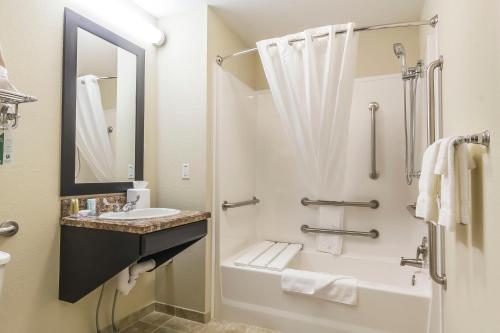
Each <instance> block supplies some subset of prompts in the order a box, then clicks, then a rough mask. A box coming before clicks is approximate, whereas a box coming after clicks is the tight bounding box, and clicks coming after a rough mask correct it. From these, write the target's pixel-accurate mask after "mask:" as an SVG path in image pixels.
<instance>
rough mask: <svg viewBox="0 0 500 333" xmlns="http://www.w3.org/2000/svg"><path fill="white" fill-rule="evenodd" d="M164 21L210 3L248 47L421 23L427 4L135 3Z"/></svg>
mask: <svg viewBox="0 0 500 333" xmlns="http://www.w3.org/2000/svg"><path fill="white" fill-rule="evenodd" d="M134 1H135V2H137V3H139V4H140V5H141V6H142V7H143V8H145V9H146V10H148V11H149V12H150V13H151V14H153V15H155V16H157V17H164V16H168V15H171V14H173V13H175V12H180V11H184V10H187V9H190V8H192V7H194V6H196V5H198V4H201V3H203V2H204V1H207V2H208V4H209V5H211V6H213V7H214V8H215V10H216V12H217V14H218V16H219V17H220V18H221V19H222V20H223V21H224V22H225V23H226V24H227V25H228V26H229V27H230V28H231V29H233V30H234V31H235V32H236V33H237V34H238V35H239V36H240V37H241V38H242V39H243V40H244V41H245V42H246V43H248V45H253V44H255V42H257V41H259V40H262V39H265V38H270V37H276V36H281V35H285V34H290V33H294V32H298V31H302V30H304V29H306V28H311V27H317V26H322V25H327V24H339V23H345V22H350V21H353V22H355V23H356V25H357V26H363V25H374V24H384V23H392V22H400V21H412V20H418V19H419V17H420V11H421V9H422V6H423V3H424V1H425V0H134Z"/></svg>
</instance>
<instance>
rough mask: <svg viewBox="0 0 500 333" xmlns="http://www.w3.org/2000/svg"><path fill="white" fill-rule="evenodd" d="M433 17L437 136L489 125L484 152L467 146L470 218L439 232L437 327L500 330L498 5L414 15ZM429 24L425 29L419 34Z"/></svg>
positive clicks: (462, 331)
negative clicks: (439, 62)
mask: <svg viewBox="0 0 500 333" xmlns="http://www.w3.org/2000/svg"><path fill="white" fill-rule="evenodd" d="M434 14H439V24H438V27H437V33H438V40H439V52H440V54H442V55H443V56H444V69H443V118H444V119H443V120H444V121H443V130H444V135H445V136H450V135H461V134H467V133H475V132H478V131H482V130H485V129H489V130H490V131H491V133H492V140H493V141H492V145H491V147H490V149H489V151H486V150H484V149H482V148H480V147H477V146H476V147H471V148H473V150H474V153H475V160H476V161H477V162H478V167H477V169H476V170H475V171H474V172H473V177H472V178H473V190H472V197H473V222H472V224H471V225H470V226H467V227H465V226H461V227H458V228H457V231H456V232H455V233H447V234H446V275H447V277H448V289H447V290H446V291H445V292H444V328H445V330H444V331H445V332H446V333H469V332H481V333H495V332H500V318H499V316H498V308H499V306H498V299H499V298H500V284H499V281H500V265H499V263H500V223H499V221H498V220H499V218H500V205H498V198H499V197H500V172H499V170H497V169H495V167H498V165H499V164H500V148H499V147H500V146H499V145H498V142H497V139H498V137H499V136H500V117H499V111H498V95H499V92H500V61H499V58H498V55H499V54H500V38H499V36H500V35H499V34H500V3H499V2H498V1H468V0H459V1H456V0H427V2H426V6H425V8H424V10H423V13H422V18H429V17H430V16H432V15H434ZM429 30H430V29H425V30H424V31H425V32H426V33H427V32H429Z"/></svg>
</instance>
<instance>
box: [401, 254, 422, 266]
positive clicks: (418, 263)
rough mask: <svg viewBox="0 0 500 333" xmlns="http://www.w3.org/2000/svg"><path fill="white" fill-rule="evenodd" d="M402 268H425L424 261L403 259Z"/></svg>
mask: <svg viewBox="0 0 500 333" xmlns="http://www.w3.org/2000/svg"><path fill="white" fill-rule="evenodd" d="M400 264H401V266H412V267H417V268H422V267H424V261H423V260H422V259H418V258H403V257H401V262H400Z"/></svg>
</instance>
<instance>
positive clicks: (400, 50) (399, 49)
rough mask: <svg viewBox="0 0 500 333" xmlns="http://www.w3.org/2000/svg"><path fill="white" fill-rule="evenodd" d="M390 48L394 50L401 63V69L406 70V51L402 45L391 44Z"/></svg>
mask: <svg viewBox="0 0 500 333" xmlns="http://www.w3.org/2000/svg"><path fill="white" fill-rule="evenodd" d="M392 48H393V49H394V54H395V55H396V57H398V59H399V60H400V61H401V68H402V69H403V70H405V69H406V50H405V47H404V45H403V44H401V43H395V44H392Z"/></svg>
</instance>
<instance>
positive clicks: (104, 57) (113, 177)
mask: <svg viewBox="0 0 500 333" xmlns="http://www.w3.org/2000/svg"><path fill="white" fill-rule="evenodd" d="M63 90H64V91H63V129H62V132H63V135H62V154H61V195H63V196H65V195H76V194H98V193H114V192H123V191H125V190H126V189H127V188H130V187H132V183H131V182H132V181H134V180H142V177H143V175H142V170H143V141H144V138H143V137H144V50H143V49H141V48H140V47H138V46H136V45H134V44H132V43H130V42H129V41H127V40H125V39H123V38H121V37H120V36H118V35H116V34H114V33H112V32H111V31H109V30H107V29H105V28H103V27H101V26H99V25H97V24H95V23H94V22H92V21H90V20H88V19H86V18H84V17H82V16H80V15H78V14H76V13H74V12H72V11H70V10H68V9H66V11H65V35H64V87H63Z"/></svg>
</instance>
